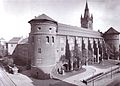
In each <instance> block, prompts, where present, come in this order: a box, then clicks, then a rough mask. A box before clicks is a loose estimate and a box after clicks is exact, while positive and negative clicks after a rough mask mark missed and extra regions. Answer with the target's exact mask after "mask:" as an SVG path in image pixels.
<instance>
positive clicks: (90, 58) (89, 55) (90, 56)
mask: <svg viewBox="0 0 120 86" xmlns="http://www.w3.org/2000/svg"><path fill="white" fill-rule="evenodd" d="M93 60H94V59H93V50H92V47H91V43H90V40H88V61H90V62H92V61H93Z"/></svg>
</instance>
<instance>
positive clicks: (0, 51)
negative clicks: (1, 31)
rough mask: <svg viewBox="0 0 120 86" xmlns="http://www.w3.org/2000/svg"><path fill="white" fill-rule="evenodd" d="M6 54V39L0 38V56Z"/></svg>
mask: <svg viewBox="0 0 120 86" xmlns="http://www.w3.org/2000/svg"><path fill="white" fill-rule="evenodd" d="M6 54H7V49H6V41H5V39H4V38H0V56H2V57H3V56H5V55H6Z"/></svg>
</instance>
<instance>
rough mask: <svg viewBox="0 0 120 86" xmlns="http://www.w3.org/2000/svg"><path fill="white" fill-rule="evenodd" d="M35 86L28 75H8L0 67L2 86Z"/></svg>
mask: <svg viewBox="0 0 120 86" xmlns="http://www.w3.org/2000/svg"><path fill="white" fill-rule="evenodd" d="M24 85H25V86H34V85H33V84H32V80H31V79H30V78H28V77H27V76H26V75H23V74H20V73H16V74H10V73H7V72H6V71H5V70H4V69H3V68H2V67H0V86H24Z"/></svg>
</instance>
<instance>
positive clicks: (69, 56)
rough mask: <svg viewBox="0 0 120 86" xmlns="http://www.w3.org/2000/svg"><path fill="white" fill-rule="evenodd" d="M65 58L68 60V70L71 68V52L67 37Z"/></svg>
mask: <svg viewBox="0 0 120 86" xmlns="http://www.w3.org/2000/svg"><path fill="white" fill-rule="evenodd" d="M65 59H67V60H68V70H69V71H70V70H71V52H70V48H69V43H68V39H67V37H66V48H65Z"/></svg>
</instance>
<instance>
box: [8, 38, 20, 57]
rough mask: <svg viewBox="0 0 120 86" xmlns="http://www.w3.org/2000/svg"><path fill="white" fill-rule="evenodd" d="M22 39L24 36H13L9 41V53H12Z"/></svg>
mask: <svg viewBox="0 0 120 86" xmlns="http://www.w3.org/2000/svg"><path fill="white" fill-rule="evenodd" d="M21 40H22V37H13V38H12V39H11V40H10V41H9V42H7V53H8V55H12V54H13V52H14V50H15V48H16V46H17V45H18V44H19V42H20V41H21Z"/></svg>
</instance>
